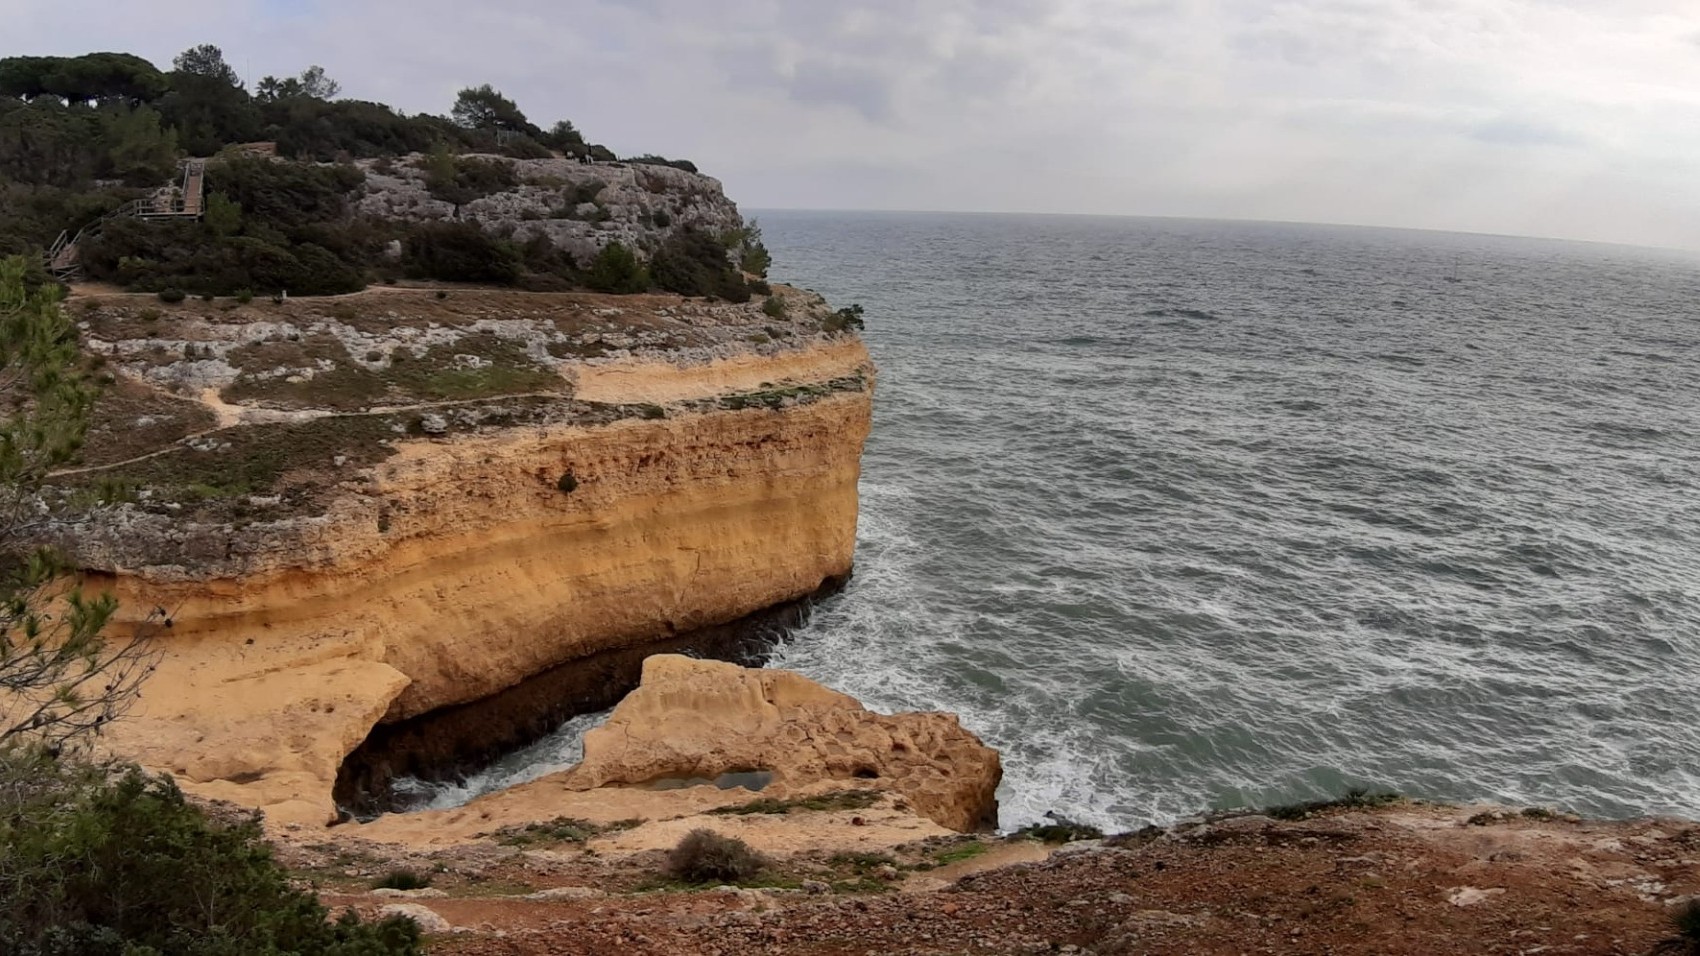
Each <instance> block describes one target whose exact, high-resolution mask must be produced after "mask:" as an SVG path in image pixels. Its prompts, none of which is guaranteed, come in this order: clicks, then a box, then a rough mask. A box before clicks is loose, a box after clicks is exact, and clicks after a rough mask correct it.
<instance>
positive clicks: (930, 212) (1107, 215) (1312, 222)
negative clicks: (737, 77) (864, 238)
mask: <svg viewBox="0 0 1700 956" xmlns="http://www.w3.org/2000/svg"><path fill="white" fill-rule="evenodd" d="M750 210H751V211H752V212H829V213H885V214H902V215H912V216H941V215H942V216H1059V217H1069V218H1074V219H1163V220H1174V221H1180V222H1232V223H1248V224H1258V225H1270V226H1327V227H1334V228H1339V229H1386V230H1389V231H1395V232H1429V233H1436V234H1439V235H1449V236H1479V237H1482V238H1487V239H1524V240H1534V241H1538V242H1566V243H1573V244H1577V245H1589V246H1616V247H1620V248H1624V249H1640V250H1645V251H1649V252H1669V253H1676V254H1678V255H1682V256H1689V257H1700V246H1693V247H1688V246H1655V245H1647V244H1643V243H1635V242H1623V241H1620V240H1615V239H1578V238H1575V237H1573V236H1537V235H1528V234H1524V233H1515V232H1486V231H1482V230H1476V229H1440V228H1436V227H1433V226H1389V225H1384V224H1381V223H1365V222H1333V221H1327V220H1320V219H1255V218H1251V217H1244V216H1182V215H1161V214H1155V213H1116V212H1033V211H1031V210H999V209H896V208H864V209H851V208H843V207H839V208H833V207H827V206H751V207H750Z"/></svg>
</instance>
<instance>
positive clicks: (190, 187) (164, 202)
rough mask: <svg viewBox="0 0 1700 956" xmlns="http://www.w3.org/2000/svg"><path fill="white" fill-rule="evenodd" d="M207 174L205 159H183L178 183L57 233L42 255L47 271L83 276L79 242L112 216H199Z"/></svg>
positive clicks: (67, 276)
mask: <svg viewBox="0 0 1700 956" xmlns="http://www.w3.org/2000/svg"><path fill="white" fill-rule="evenodd" d="M206 176H207V161H206V160H204V159H190V160H185V161H184V163H183V179H182V182H181V184H180V185H175V186H167V187H165V188H163V189H160V190H157V191H156V192H155V193H154V194H153V195H152V196H149V197H148V198H146V199H134V200H131V201H130V202H127V203H125V204H124V205H122V206H119V207H118V208H117V209H114V210H112V211H111V212H109V213H107V214H106V215H104V216H101V217H100V218H99V219H96V220H95V221H94V222H91V223H89V224H88V225H86V226H84V227H82V228H81V229H78V230H77V231H76V233H75V234H74V235H73V234H72V233H71V231H70V230H68V229H67V230H65V231H64V232H61V233H60V234H59V238H57V239H55V240H54V241H53V245H52V246H51V247H50V248H49V249H48V250H47V255H46V256H45V257H44V258H45V260H46V262H45V264H46V266H47V271H49V272H51V273H52V274H53V277H54V278H56V279H58V280H59V281H61V282H72V281H75V280H77V279H80V278H82V274H83V264H82V249H81V244H82V243H83V242H85V241H87V240H90V239H93V238H94V237H95V236H98V235H100V231H101V229H102V228H104V227H105V226H106V224H107V223H109V222H111V221H112V220H114V219H141V220H144V221H147V222H155V221H159V220H167V219H199V218H201V216H202V214H203V213H204V212H205V208H206Z"/></svg>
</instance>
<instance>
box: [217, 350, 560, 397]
mask: <svg viewBox="0 0 1700 956" xmlns="http://www.w3.org/2000/svg"><path fill="white" fill-rule="evenodd" d="M230 362H231V364H233V365H235V366H237V367H238V368H239V369H241V370H242V371H243V373H244V374H243V375H242V376H241V377H239V378H238V379H237V380H236V381H235V382H233V383H231V384H230V385H229V386H227V387H226V388H225V389H224V392H223V398H224V400H225V401H228V402H269V403H273V404H282V405H289V406H295V407H301V408H328V409H334V410H338V411H355V410H359V409H364V408H370V407H371V406H373V405H390V404H405V403H409V402H433V401H462V400H467V399H474V398H494V397H498V396H502V395H516V394H522V393H528V392H547V391H560V390H561V389H562V388H563V386H564V384H565V383H564V382H563V381H562V379H561V377H560V375H559V374H557V373H556V372H555V370H554V369H553V368H546V367H544V366H542V365H539V364H537V363H536V362H534V361H532V359H531V358H530V357H529V356H528V355H526V353H525V350H524V349H523V348H522V347H521V346H519V345H517V344H515V343H513V342H509V341H507V340H505V339H501V338H497V337H495V336H491V335H468V336H466V337H465V338H462V339H460V340H459V341H457V342H454V343H452V344H447V345H436V346H432V347H431V348H430V349H429V350H428V351H426V352H425V354H424V355H421V356H418V357H414V356H412V355H409V354H408V353H407V352H405V351H403V350H397V351H396V352H395V353H394V354H393V355H392V356H391V359H390V363H389V365H388V366H387V367H384V368H378V369H369V368H366V367H365V366H362V365H359V364H357V363H356V362H355V361H354V359H353V357H352V356H350V355H349V354H348V350H347V349H346V348H345V347H344V346H343V344H342V343H341V342H340V341H338V340H336V339H335V338H332V337H330V336H314V337H311V338H309V339H307V340H304V341H302V342H285V341H269V342H261V343H257V344H254V345H247V346H243V347H242V348H240V349H235V350H233V351H232V352H231V355H230ZM326 364H329V365H330V366H332V367H331V368H329V369H325V368H324V365H326ZM280 368H281V369H284V370H285V371H286V372H289V371H294V372H295V374H283V375H278V374H275V373H276V371H277V370H278V369H280ZM291 378H295V379H297V381H290V379H291Z"/></svg>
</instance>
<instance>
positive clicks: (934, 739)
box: [563, 654, 1003, 831]
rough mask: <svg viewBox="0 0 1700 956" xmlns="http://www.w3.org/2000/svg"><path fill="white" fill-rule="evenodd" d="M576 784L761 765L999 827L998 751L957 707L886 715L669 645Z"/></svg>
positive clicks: (573, 774) (952, 821) (594, 738)
mask: <svg viewBox="0 0 1700 956" xmlns="http://www.w3.org/2000/svg"><path fill="white" fill-rule="evenodd" d="M584 754H585V756H584V761H583V762H582V763H580V764H579V765H578V766H577V767H575V768H573V769H572V770H570V771H568V772H567V773H566V775H565V777H564V779H563V783H564V784H565V786H567V787H568V788H569V789H575V790H588V789H592V788H598V787H608V786H621V785H624V786H632V785H641V784H648V783H651V782H653V781H657V780H664V779H669V778H672V779H680V780H713V779H715V778H718V777H720V776H721V775H723V774H729V773H748V772H760V771H765V772H768V773H771V774H772V775H773V784H772V785H774V786H778V787H779V788H781V789H784V788H795V787H804V786H808V785H811V784H816V783H819V782H821V781H825V780H842V781H845V782H846V783H849V784H865V785H868V786H873V787H878V788H880V789H884V790H890V791H894V792H896V793H898V794H901V795H902V796H903V797H904V798H905V799H906V800H908V801H909V803H910V804H911V805H912V806H913V807H914V809H915V810H916V811H918V812H919V813H921V814H922V815H924V816H926V817H928V818H930V819H932V820H933V821H935V822H937V823H939V824H940V825H942V826H946V827H949V828H951V829H953V830H959V831H970V830H976V829H981V828H984V827H987V826H991V825H995V824H996V821H997V798H996V796H995V792H996V790H997V785H998V781H999V780H1000V779H1001V778H1002V775H1003V770H1002V766H1001V764H1000V763H999V760H998V755H997V752H996V751H994V750H992V749H991V748H990V747H987V746H986V745H985V744H983V743H981V742H980V740H979V739H978V738H977V737H975V736H974V735H973V734H972V733H970V732H968V731H967V730H965V729H964V728H963V727H962V725H961V723H960V722H959V721H958V720H957V718H956V717H955V716H954V715H951V714H943V713H910V714H896V715H892V716H886V715H883V714H876V713H873V712H872V711H869V710H867V709H866V708H864V707H863V706H862V705H861V704H860V703H858V702H857V701H856V700H855V698H852V697H850V696H848V695H846V694H841V693H839V692H837V691H834V690H830V689H828V688H826V687H822V686H821V685H819V684H817V683H815V682H814V681H811V680H809V679H808V678H806V677H803V676H802V675H801V674H796V673H793V672H791V671H783V670H751V669H746V668H742V667H738V666H737V665H734V664H725V663H720V662H717V661H701V660H693V659H691V658H688V657H681V656H678V655H672V654H663V655H657V656H654V657H651V658H649V659H648V660H646V661H645V662H644V668H643V682H642V684H641V685H640V686H639V687H638V689H637V690H636V691H634V692H633V693H632V694H631V695H629V696H628V697H627V698H626V699H625V700H624V701H622V702H621V703H620V705H619V706H618V707H616V708H615V709H614V713H613V714H612V715H611V716H610V717H609V718H608V721H607V723H606V724H604V725H603V726H601V727H599V728H597V729H595V730H592V731H590V732H589V733H588V734H586V735H585V740H584Z"/></svg>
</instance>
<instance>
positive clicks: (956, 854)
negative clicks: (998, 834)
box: [933, 840, 990, 866]
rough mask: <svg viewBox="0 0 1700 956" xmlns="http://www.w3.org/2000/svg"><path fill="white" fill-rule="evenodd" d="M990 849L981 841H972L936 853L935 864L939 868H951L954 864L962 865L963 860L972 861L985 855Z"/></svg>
mask: <svg viewBox="0 0 1700 956" xmlns="http://www.w3.org/2000/svg"><path fill="white" fill-rule="evenodd" d="M988 849H990V847H988V846H986V845H985V844H984V843H981V842H980V841H979V840H970V841H968V842H967V843H960V844H957V845H956V846H953V847H948V848H946V849H943V850H940V851H938V852H937V853H934V854H933V862H934V863H936V864H938V865H939V866H949V865H950V864H952V863H961V862H962V861H963V860H972V859H974V858H975V857H977V856H981V855H983V854H985V852H986V851H987V850H988Z"/></svg>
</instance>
